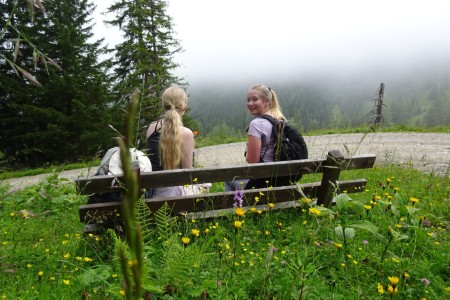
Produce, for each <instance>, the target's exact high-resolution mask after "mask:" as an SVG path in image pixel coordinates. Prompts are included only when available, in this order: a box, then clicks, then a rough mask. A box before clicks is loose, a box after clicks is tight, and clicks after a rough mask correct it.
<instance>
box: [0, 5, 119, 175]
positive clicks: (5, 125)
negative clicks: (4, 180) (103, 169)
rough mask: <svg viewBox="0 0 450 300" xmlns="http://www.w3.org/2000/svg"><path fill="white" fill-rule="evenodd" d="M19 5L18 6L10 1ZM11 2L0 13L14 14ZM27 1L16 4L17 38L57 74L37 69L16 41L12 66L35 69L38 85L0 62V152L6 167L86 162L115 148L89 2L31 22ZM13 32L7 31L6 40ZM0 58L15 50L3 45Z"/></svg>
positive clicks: (54, 8)
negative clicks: (37, 51) (101, 148)
mask: <svg viewBox="0 0 450 300" xmlns="http://www.w3.org/2000/svg"><path fill="white" fill-rule="evenodd" d="M14 2H16V1H14ZM10 4H11V1H6V2H4V3H3V2H2V3H1V6H0V15H2V16H5V15H6V14H8V13H10V12H11V7H10ZM26 5H27V2H26V1H19V2H18V3H17V9H16V10H15V13H14V14H13V15H12V16H11V22H12V24H13V26H14V28H16V29H17V30H18V32H20V36H19V39H25V38H26V39H27V40H29V41H30V42H32V44H34V45H37V46H38V48H39V49H40V51H41V52H42V53H46V55H47V56H48V57H52V58H53V59H54V60H55V62H56V63H57V64H58V65H59V66H60V67H61V69H60V70H59V69H56V68H51V67H49V66H48V65H47V64H44V63H36V61H35V58H36V56H35V53H34V49H33V48H32V47H29V44H26V43H21V44H20V48H19V51H18V56H17V60H16V61H17V64H18V65H19V66H24V68H26V69H29V70H33V75H34V76H35V77H36V78H38V80H39V82H40V84H41V86H39V87H36V86H32V85H30V84H28V83H27V82H24V81H23V80H21V79H20V78H18V77H17V76H16V74H15V72H14V71H13V70H12V69H11V67H10V66H9V65H8V64H7V62H6V61H5V60H0V69H1V72H0V85H1V86H2V90H4V93H2V94H1V96H0V118H1V123H0V150H1V151H2V152H3V153H4V155H5V158H6V159H7V160H8V162H9V164H10V165H15V166H27V167H30V166H31V167H32V166H39V165H42V164H45V163H58V162H66V161H75V160H78V159H79V158H80V157H91V156H92V155H94V154H95V152H96V151H97V149H98V148H99V146H100V145H105V144H109V146H110V145H112V144H113V143H114V142H113V141H112V139H111V138H110V136H111V135H112V133H111V134H110V130H109V129H108V128H107V124H108V123H110V120H109V113H108V111H109V106H110V104H109V103H108V101H110V99H109V98H108V90H107V88H106V86H107V82H108V79H107V77H106V75H104V74H105V70H104V65H102V64H98V63H97V58H98V56H99V55H100V53H101V51H102V49H101V46H100V43H101V41H95V42H90V39H91V38H92V33H91V31H92V24H90V19H89V18H90V15H91V14H92V10H93V4H92V3H90V2H88V0H80V1H77V0H69V1H65V0H55V1H52V2H51V3H48V4H47V6H46V12H47V15H46V17H39V18H35V22H34V24H31V23H30V22H31V20H30V19H29V16H28V13H27V9H26ZM16 34H17V33H16V32H13V31H12V30H10V28H8V29H7V30H6V31H5V36H6V37H9V40H11V39H13V38H14V37H15V35H16ZM0 47H1V48H0V50H1V52H2V53H4V54H6V55H9V54H11V52H12V51H14V49H15V48H14V45H13V43H11V42H5V43H2V45H0Z"/></svg>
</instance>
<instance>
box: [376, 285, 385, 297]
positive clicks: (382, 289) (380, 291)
mask: <svg viewBox="0 0 450 300" xmlns="http://www.w3.org/2000/svg"><path fill="white" fill-rule="evenodd" d="M377 290H378V294H380V295H382V294H384V288H383V286H382V285H381V283H379V282H378V286H377Z"/></svg>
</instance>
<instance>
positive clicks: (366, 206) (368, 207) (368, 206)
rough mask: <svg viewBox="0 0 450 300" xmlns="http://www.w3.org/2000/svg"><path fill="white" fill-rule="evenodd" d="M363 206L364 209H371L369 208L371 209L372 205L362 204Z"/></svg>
mask: <svg viewBox="0 0 450 300" xmlns="http://www.w3.org/2000/svg"><path fill="white" fill-rule="evenodd" d="M364 208H365V209H366V210H371V209H372V206H371V205H364Z"/></svg>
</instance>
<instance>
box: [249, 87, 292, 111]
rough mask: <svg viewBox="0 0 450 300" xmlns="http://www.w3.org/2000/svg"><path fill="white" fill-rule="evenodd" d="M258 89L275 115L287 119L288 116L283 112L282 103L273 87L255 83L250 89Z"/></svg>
mask: <svg viewBox="0 0 450 300" xmlns="http://www.w3.org/2000/svg"><path fill="white" fill-rule="evenodd" d="M251 90H258V91H260V92H261V95H262V98H263V99H264V100H266V103H267V105H268V106H269V109H270V111H271V112H272V114H273V116H274V117H275V118H276V119H279V120H286V117H285V116H284V115H283V113H282V112H281V107H280V103H279V102H278V97H277V94H276V93H275V91H274V90H273V89H271V88H270V87H268V86H266V85H264V84H255V85H254V86H252V87H251V88H250V89H249V91H251Z"/></svg>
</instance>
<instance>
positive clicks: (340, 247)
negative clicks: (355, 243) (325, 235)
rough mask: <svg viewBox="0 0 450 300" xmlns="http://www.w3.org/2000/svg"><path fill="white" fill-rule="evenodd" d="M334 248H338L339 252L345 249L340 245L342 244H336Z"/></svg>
mask: <svg viewBox="0 0 450 300" xmlns="http://www.w3.org/2000/svg"><path fill="white" fill-rule="evenodd" d="M334 246H335V247H336V248H338V249H339V250H340V249H342V247H343V245H342V244H340V243H334Z"/></svg>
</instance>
